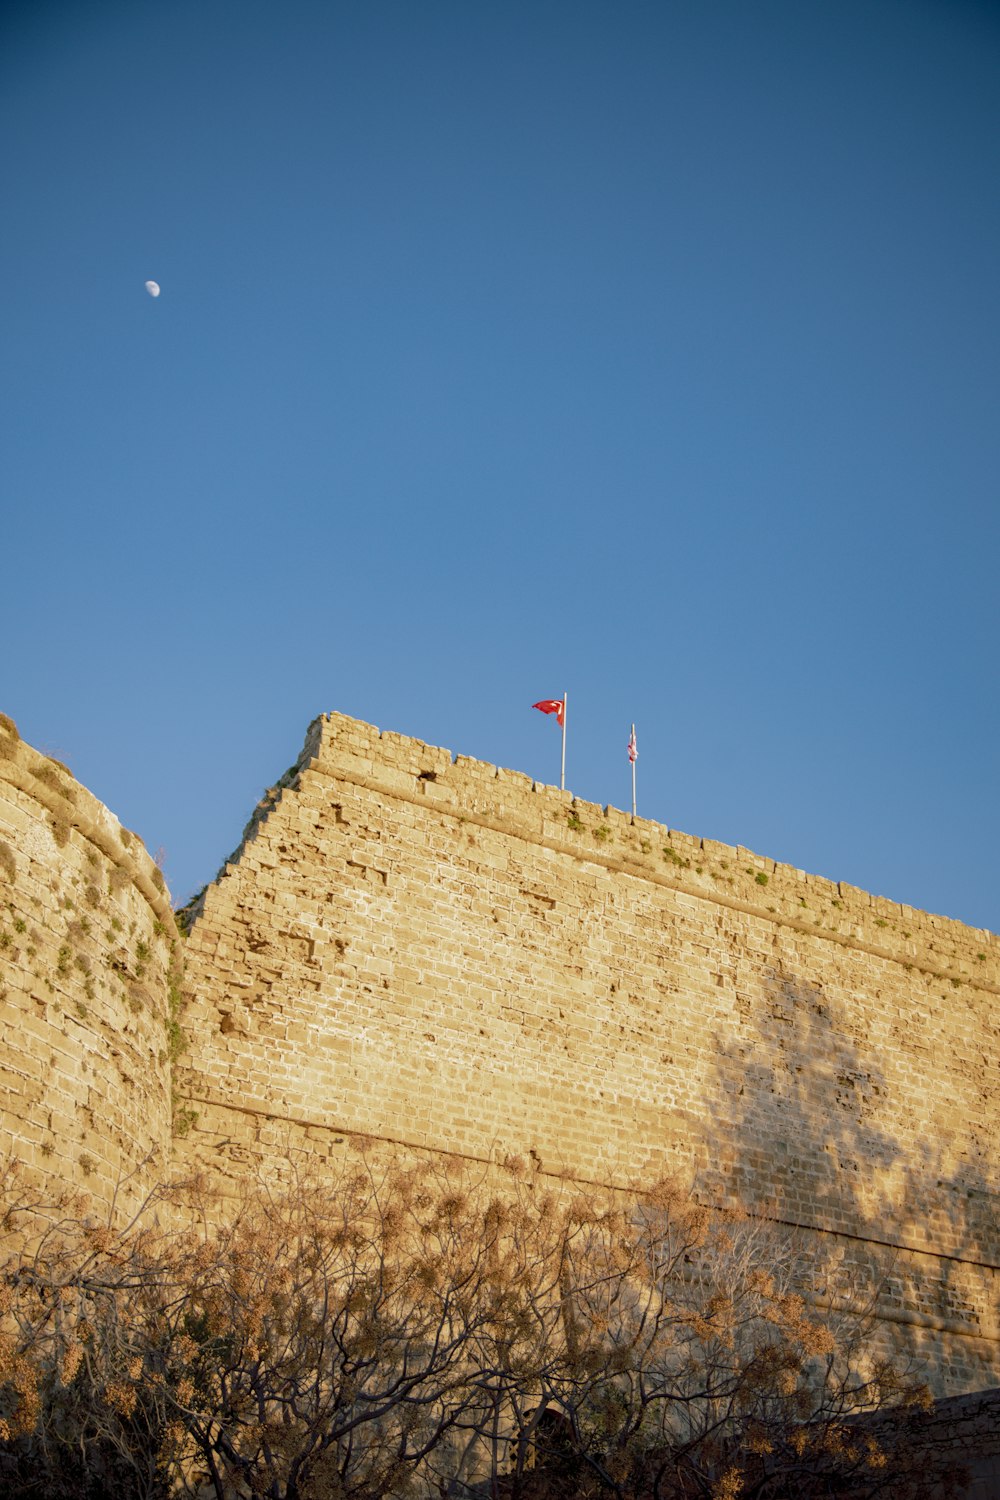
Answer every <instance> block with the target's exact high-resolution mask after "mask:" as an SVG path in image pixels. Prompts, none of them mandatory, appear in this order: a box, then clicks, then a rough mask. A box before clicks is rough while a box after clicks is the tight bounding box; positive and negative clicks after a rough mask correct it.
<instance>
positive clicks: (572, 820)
mask: <svg viewBox="0 0 1000 1500" xmlns="http://www.w3.org/2000/svg"><path fill="white" fill-rule="evenodd" d="M566 827H567V828H569V829H572V831H573V832H574V833H579V832H580V830H581V829H582V828H583V819H582V818H578V817H577V815H576V813H575V812H568V813H567V814H566Z"/></svg>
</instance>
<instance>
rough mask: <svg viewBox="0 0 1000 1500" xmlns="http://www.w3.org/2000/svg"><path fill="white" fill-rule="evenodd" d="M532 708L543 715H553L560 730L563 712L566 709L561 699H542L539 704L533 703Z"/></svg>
mask: <svg viewBox="0 0 1000 1500" xmlns="http://www.w3.org/2000/svg"><path fill="white" fill-rule="evenodd" d="M531 706H532V708H537V709H538V710H539V712H540V713H543V714H555V716H556V723H557V724H558V725H559V728H560V729H561V728H562V722H563V711H564V709H565V707H566V705H565V703H563V700H562V699H561V698H543V699H542V701H541V703H533V704H532V705H531Z"/></svg>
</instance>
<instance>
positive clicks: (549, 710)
mask: <svg viewBox="0 0 1000 1500" xmlns="http://www.w3.org/2000/svg"><path fill="white" fill-rule="evenodd" d="M531 706H532V708H537V709H538V711H539V712H540V713H543V714H555V716H556V723H557V724H558V725H559V728H560V729H561V730H562V766H561V769H560V771H559V786H560V788H561V789H562V790H563V791H565V790H566V694H565V693H563V695H562V697H561V698H543V699H542V701H541V703H533V704H532V705H531Z"/></svg>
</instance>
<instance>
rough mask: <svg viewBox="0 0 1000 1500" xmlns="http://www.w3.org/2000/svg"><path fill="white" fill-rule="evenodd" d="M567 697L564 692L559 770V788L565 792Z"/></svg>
mask: <svg viewBox="0 0 1000 1500" xmlns="http://www.w3.org/2000/svg"><path fill="white" fill-rule="evenodd" d="M566 697H567V695H566V694H565V693H563V711H562V721H563V722H562V732H563V742H562V769H561V770H560V772H559V790H560V791H561V792H564V791H565V790H566Z"/></svg>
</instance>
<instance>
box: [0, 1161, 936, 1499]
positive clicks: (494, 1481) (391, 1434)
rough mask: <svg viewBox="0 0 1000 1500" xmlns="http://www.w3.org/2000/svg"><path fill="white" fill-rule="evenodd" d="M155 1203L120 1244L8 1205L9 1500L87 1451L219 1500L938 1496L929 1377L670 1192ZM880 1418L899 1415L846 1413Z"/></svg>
mask: <svg viewBox="0 0 1000 1500" xmlns="http://www.w3.org/2000/svg"><path fill="white" fill-rule="evenodd" d="M165 1196H166V1195H165V1194H162V1193H161V1194H160V1195H158V1201H157V1202H154V1203H153V1204H151V1205H149V1207H148V1208H147V1209H146V1210H145V1211H144V1213H143V1214H141V1215H140V1216H139V1218H138V1219H136V1220H135V1221H134V1222H133V1223H132V1224H130V1225H127V1226H125V1227H122V1228H115V1227H112V1225H111V1224H110V1223H107V1224H103V1225H95V1224H93V1223H91V1222H88V1221H87V1220H85V1219H82V1218H80V1217H79V1216H73V1215H71V1214H70V1215H67V1214H66V1212H65V1211H63V1212H62V1213H61V1214H60V1213H53V1212H45V1211H42V1210H40V1209H39V1208H37V1207H35V1208H33V1209H31V1208H25V1206H24V1204H23V1203H22V1204H21V1205H20V1207H18V1206H17V1204H16V1203H15V1201H14V1199H13V1198H12V1197H11V1196H10V1193H8V1207H7V1212H6V1215H5V1217H4V1218H3V1223H4V1225H5V1228H6V1232H7V1239H8V1242H9V1253H8V1254H7V1256H6V1260H5V1261H4V1262H3V1263H2V1264H0V1299H2V1300H0V1327H2V1329H3V1330H4V1338H5V1342H3V1343H2V1344H0V1420H2V1421H4V1422H5V1423H6V1434H2V1433H0V1436H5V1440H4V1441H2V1442H0V1473H2V1464H3V1462H4V1461H6V1462H7V1466H8V1470H7V1481H8V1493H9V1494H10V1495H11V1496H17V1497H20V1496H27V1495H28V1494H29V1493H30V1492H31V1491H30V1488H29V1481H30V1484H35V1485H36V1486H37V1484H38V1480H39V1476H40V1475H42V1476H44V1475H48V1476H49V1480H51V1482H50V1483H49V1488H48V1489H47V1490H45V1488H44V1485H45V1483H46V1482H48V1481H47V1480H46V1479H45V1478H44V1477H43V1478H42V1487H43V1488H42V1491H41V1492H43V1493H46V1494H49V1495H53V1496H59V1495H60V1494H61V1491H60V1490H59V1487H58V1486H59V1483H61V1482H62V1481H61V1479H60V1475H63V1474H65V1473H67V1472H69V1469H68V1468H67V1455H68V1454H71V1455H72V1456H73V1460H74V1464H73V1466H72V1467H73V1472H74V1474H75V1480H74V1482H75V1483H77V1484H78V1485H79V1489H78V1491H77V1493H80V1494H86V1495H93V1496H95V1497H96V1496H97V1495H98V1494H103V1493H114V1494H116V1495H118V1494H121V1495H127V1496H131V1495H138V1494H140V1493H141V1494H144V1495H146V1496H152V1495H154V1494H158V1493H160V1492H159V1491H157V1490H156V1489H155V1487H151V1486H152V1485H153V1479H154V1478H155V1480H156V1483H157V1484H161V1485H162V1486H163V1487H164V1492H165V1490H166V1489H169V1490H170V1492H171V1493H172V1494H175V1495H187V1496H192V1497H193V1496H195V1495H199V1496H207V1495H214V1496H215V1497H217V1500H230V1497H234V1496H237V1495H239V1496H249V1495H257V1494H260V1495H265V1494H266V1495H268V1496H271V1497H273V1500H333V1497H337V1500H379V1497H402V1496H406V1495H411V1494H412V1495H444V1494H449V1495H453V1496H472V1495H480V1496H486V1495H493V1496H499V1495H510V1496H512V1497H514V1496H521V1497H525V1500H527V1497H536V1500H542V1497H555V1496H557V1495H558V1496H567V1497H568V1496H573V1497H576V1500H581V1497H589V1496H594V1497H597V1496H615V1497H618V1500H647V1497H648V1500H653V1497H656V1500H675V1497H677V1500H679V1497H681V1496H683V1497H685V1500H691V1497H700V1500H712V1497H718V1496H720V1495H729V1496H731V1497H733V1500H735V1497H737V1496H755V1497H757V1500H768V1497H777V1496H779V1495H780V1496H788V1495H792V1494H795V1495H801V1496H818V1495H820V1494H829V1493H833V1492H836V1493H843V1494H850V1493H853V1492H854V1491H853V1490H852V1486H858V1487H859V1488H858V1489H857V1493H859V1494H862V1493H863V1494H864V1495H866V1496H869V1497H871V1496H875V1495H878V1494H880V1493H882V1494H885V1495H886V1496H888V1495H890V1494H891V1495H893V1496H898V1497H902V1496H907V1497H916V1496H918V1495H920V1494H922V1493H926V1490H925V1489H923V1488H922V1486H923V1485H924V1484H925V1482H926V1484H930V1483H931V1481H932V1479H933V1478H935V1477H937V1478H940V1473H939V1474H938V1475H937V1476H935V1475H933V1474H931V1472H930V1468H929V1466H927V1465H925V1464H923V1462H921V1463H917V1462H916V1461H915V1455H917V1454H918V1452H919V1449H918V1447H917V1446H916V1444H915V1441H914V1439H913V1435H912V1433H911V1432H910V1429H909V1426H908V1423H909V1420H910V1415H911V1414H913V1413H919V1410H920V1405H921V1402H922V1400H923V1397H924V1392H923V1388H922V1386H921V1385H920V1383H919V1382H918V1381H916V1380H914V1379H913V1378H912V1377H911V1376H910V1375H909V1373H908V1372H906V1371H903V1370H895V1371H892V1372H889V1371H887V1370H886V1369H885V1368H884V1367H875V1366H874V1365H873V1364H872V1362H871V1361H870V1360H867V1354H866V1350H867V1344H866V1340H867V1336H868V1329H867V1325H866V1322H865V1320H864V1319H863V1318H861V1319H859V1318H854V1319H853V1320H852V1319H850V1318H848V1317H847V1316H846V1315H843V1316H839V1317H838V1318H837V1319H836V1320H835V1322H834V1323H833V1324H823V1323H821V1322H820V1321H819V1320H818V1319H817V1318H816V1317H815V1316H814V1315H812V1314H810V1312H809V1311H808V1309H807V1304H806V1302H805V1301H804V1300H803V1296H802V1292H803V1291H804V1290H806V1289H808V1286H809V1284H810V1282H811V1279H812V1277H813V1276H814V1275H815V1273H816V1267H815V1266H814V1265H811V1264H808V1263H804V1262H803V1261H802V1258H801V1256H800V1255H799V1254H798V1253H797V1252H796V1250H795V1247H794V1245H793V1244H792V1243H791V1242H790V1241H788V1240H784V1239H780V1238H778V1237H776V1236H775V1235H774V1234H773V1232H771V1231H768V1230H766V1229H765V1228H764V1227H763V1226H761V1225H760V1224H759V1223H756V1222H754V1221H753V1220H750V1219H743V1218H740V1217H739V1216H734V1215H729V1216H727V1217H725V1218H721V1217H717V1216H712V1215H709V1214H708V1213H706V1212H705V1210H704V1209H703V1208H702V1207H700V1206H699V1205H697V1204H695V1203H693V1202H692V1201H691V1200H690V1199H688V1198H686V1197H685V1196H684V1195H683V1194H682V1193H680V1192H678V1191H677V1189H676V1188H674V1187H672V1186H669V1185H656V1186H655V1187H653V1188H651V1190H650V1191H649V1192H648V1193H637V1194H631V1195H629V1194H621V1195H610V1194H603V1193H600V1192H597V1191H585V1192H580V1191H578V1190H576V1189H571V1188H570V1187H568V1186H563V1187H560V1188H559V1189H558V1190H555V1191H552V1192H546V1191H545V1190H544V1189H543V1188H541V1187H540V1186H539V1183H538V1179H537V1178H525V1177H524V1176H523V1175H522V1174H519V1173H517V1172H516V1171H514V1170H511V1171H506V1170H500V1169H497V1170H495V1171H492V1172H490V1173H488V1174H483V1175H481V1176H479V1177H475V1176H473V1175H471V1174H470V1173H469V1172H468V1171H466V1170H463V1169H462V1168H460V1167H456V1165H455V1164H454V1163H451V1162H447V1161H444V1162H438V1163H435V1164H428V1163H426V1162H414V1161H412V1160H411V1161H407V1162H401V1161H398V1160H396V1159H394V1158H392V1157H390V1156H388V1155H379V1153H378V1152H376V1151H375V1150H373V1149H365V1150H363V1151H361V1152H356V1153H353V1154H348V1155H347V1156H346V1158H345V1160H344V1162H343V1164H342V1166H341V1168H340V1170H339V1172H338V1171H334V1170H333V1169H331V1174H330V1176H329V1177H327V1178H326V1179H325V1180H319V1179H316V1178H306V1177H296V1176H295V1175H294V1173H292V1174H290V1181H289V1184H288V1186H287V1187H286V1188H285V1189H283V1190H282V1191H280V1192H279V1191H277V1190H271V1191H268V1190H266V1189H264V1188H257V1189H254V1190H253V1191H248V1192H247V1193H246V1194H245V1195H244V1197H243V1198H242V1199H241V1200H240V1201H239V1202H238V1203H236V1204H232V1203H230V1204H228V1205H226V1204H223V1203H220V1202H219V1201H217V1200H213V1199H212V1198H211V1196H210V1195H208V1194H206V1192H205V1190H204V1187H203V1186H200V1185H198V1184H195V1185H194V1186H192V1187H191V1188H189V1189H186V1190H185V1191H184V1193H183V1194H180V1193H175V1194H174V1195H173V1197H172V1201H171V1203H170V1205H169V1213H168V1205H167V1204H166V1203H165V1201H164V1199H165ZM165 1224H169V1225H170V1226H171V1227H169V1228H166V1227H163V1226H164V1225H165ZM28 1244H30V1253H25V1247H26V1245H28ZM869 1366H870V1367H871V1370H872V1373H871V1374H870V1375H867V1376H866V1375H864V1374H862V1373H859V1372H860V1371H863V1370H864V1369H865V1368H867V1367H869ZM887 1393H888V1395H887ZM879 1408H882V1409H886V1410H887V1411H891V1413H892V1414H893V1417H894V1422H893V1423H886V1424H884V1425H883V1426H882V1427H878V1428H872V1427H871V1426H868V1427H865V1426H864V1425H859V1424H858V1422H857V1421H856V1420H855V1418H856V1417H857V1414H859V1413H862V1412H865V1411H869V1410H872V1409H875V1410H877V1409H879ZM46 1465H47V1466H48V1467H47V1468H46ZM52 1476H54V1478H53V1477H52ZM150 1476H153V1478H151V1477H150ZM144 1483H145V1485H146V1487H145V1488H143V1484H144ZM19 1485H20V1486H21V1488H18V1486H19ZM101 1486H104V1489H103V1490H102V1489H101ZM35 1492H36V1493H38V1492H39V1491H38V1490H37V1488H36V1491H35ZM66 1493H67V1495H68V1494H70V1493H72V1491H71V1490H70V1491H67V1492H66Z"/></svg>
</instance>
